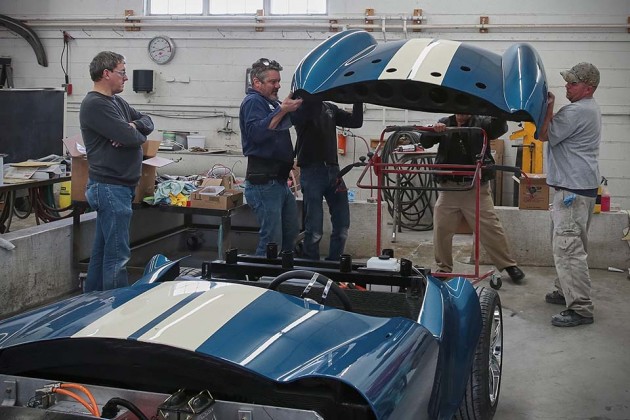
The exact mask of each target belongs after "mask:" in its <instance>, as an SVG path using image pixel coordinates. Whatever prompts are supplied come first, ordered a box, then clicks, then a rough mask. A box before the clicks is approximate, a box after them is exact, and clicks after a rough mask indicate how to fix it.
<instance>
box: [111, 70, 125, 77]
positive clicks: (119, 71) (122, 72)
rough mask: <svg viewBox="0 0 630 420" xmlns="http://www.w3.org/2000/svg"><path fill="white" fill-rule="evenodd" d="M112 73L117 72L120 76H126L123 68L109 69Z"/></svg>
mask: <svg viewBox="0 0 630 420" xmlns="http://www.w3.org/2000/svg"><path fill="white" fill-rule="evenodd" d="M110 71H111V72H112V73H118V74H120V75H121V76H122V77H127V72H126V71H124V70H110Z"/></svg>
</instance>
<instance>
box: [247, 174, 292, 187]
mask: <svg viewBox="0 0 630 420" xmlns="http://www.w3.org/2000/svg"><path fill="white" fill-rule="evenodd" d="M245 179H246V180H247V181H249V183H250V184H252V185H262V184H268V183H270V182H271V181H280V182H286V181H287V179H288V178H286V177H281V176H278V175H274V174H248V175H247V176H246V177H245Z"/></svg>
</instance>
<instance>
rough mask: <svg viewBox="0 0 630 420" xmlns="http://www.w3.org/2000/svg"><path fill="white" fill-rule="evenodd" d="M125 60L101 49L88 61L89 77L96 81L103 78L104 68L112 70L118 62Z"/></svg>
mask: <svg viewBox="0 0 630 420" xmlns="http://www.w3.org/2000/svg"><path fill="white" fill-rule="evenodd" d="M124 62H125V57H123V56H122V55H120V54H117V53H115V52H112V51H101V52H100V53H98V54H96V57H94V58H93V59H92V62H91V63H90V77H91V78H92V81H94V82H98V81H99V80H101V79H102V78H103V71H104V70H114V69H115V68H116V66H118V65H119V64H120V63H124Z"/></svg>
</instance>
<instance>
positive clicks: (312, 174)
mask: <svg viewBox="0 0 630 420" xmlns="http://www.w3.org/2000/svg"><path fill="white" fill-rule="evenodd" d="M338 173H339V166H324V165H313V166H306V167H304V168H300V182H301V183H302V193H303V195H304V258H308V259H312V260H318V259H319V242H320V241H321V239H322V234H323V231H324V228H323V224H324V207H323V205H322V200H323V199H324V198H326V203H327V204H328V211H329V212H330V222H331V224H332V233H331V234H330V246H329V248H328V257H327V258H326V259H327V260H331V261H338V260H339V258H340V257H341V254H343V250H344V248H345V246H346V240H347V239H348V229H349V228H350V208H349V205H348V190H347V188H346V184H345V183H344V182H343V180H341V184H340V185H337V174H338Z"/></svg>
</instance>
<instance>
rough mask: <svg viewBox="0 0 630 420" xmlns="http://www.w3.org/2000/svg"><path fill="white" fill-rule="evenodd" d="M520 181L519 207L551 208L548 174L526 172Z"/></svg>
mask: <svg viewBox="0 0 630 420" xmlns="http://www.w3.org/2000/svg"><path fill="white" fill-rule="evenodd" d="M525 175H526V176H527V178H528V179H525V178H524V177H522V178H521V179H520V181H519V189H518V192H519V194H518V208H519V209H525V210H549V186H548V185H547V175H546V174H525Z"/></svg>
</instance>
